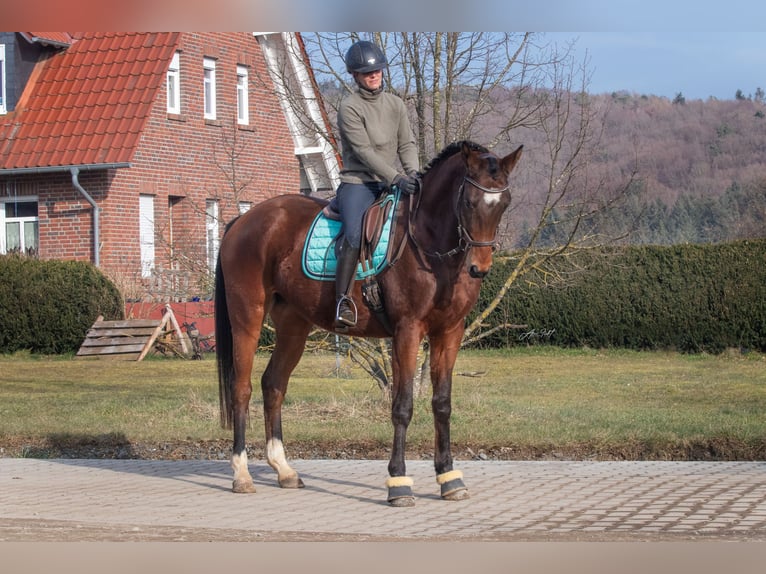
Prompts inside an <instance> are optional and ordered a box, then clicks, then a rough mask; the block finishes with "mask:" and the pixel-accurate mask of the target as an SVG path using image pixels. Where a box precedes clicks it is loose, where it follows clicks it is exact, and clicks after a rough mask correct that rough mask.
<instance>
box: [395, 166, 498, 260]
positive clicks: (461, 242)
mask: <svg viewBox="0 0 766 574" xmlns="http://www.w3.org/2000/svg"><path fill="white" fill-rule="evenodd" d="M466 182H467V183H470V184H471V185H472V186H474V187H475V188H476V189H478V190H480V191H482V192H483V193H490V194H498V193H503V192H505V191H508V189H509V186H508V185H506V186H505V187H502V188H490V187H484V186H483V185H481V184H480V183H479V182H477V181H476V180H475V179H473V178H471V177H468V176H467V175H466V176H464V177H463V181H462V182H461V183H460V188H459V189H458V193H457V201H456V202H455V206H454V207H455V217H456V218H457V222H458V223H457V231H458V244H457V246H456V247H453V248H452V249H450V250H449V251H446V252H444V253H442V252H440V251H428V250H426V249H423V248H422V247H421V246H420V244H419V243H418V240H417V238H416V237H415V217H416V216H417V212H418V210H419V209H420V197H421V194H420V193H419V194H418V201H417V203H415V197H414V196H413V195H411V196H410V213H409V217H408V221H407V233H408V235H409V236H410V239H411V240H412V243H413V244H414V245H415V247H416V248H417V249H418V250H419V251H421V252H422V253H424V254H425V255H427V256H428V257H436V258H437V259H446V258H448V257H452V256H454V255H457V254H458V253H465V252H467V251H468V250H469V249H471V248H472V247H492V248H495V247H496V246H497V230H495V236H494V237H493V238H492V240H491V241H476V240H475V239H474V238H473V237H471V234H470V233H469V232H468V230H467V229H466V228H465V225H463V217H462V211H461V210H460V208H459V206H460V202H461V199H462V198H463V194H464V193H465V184H466Z"/></svg>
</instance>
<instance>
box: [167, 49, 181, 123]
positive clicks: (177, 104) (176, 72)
mask: <svg viewBox="0 0 766 574" xmlns="http://www.w3.org/2000/svg"><path fill="white" fill-rule="evenodd" d="M168 113H169V114H180V113H181V53H180V52H176V53H175V54H173V59H172V60H171V61H170V67H169V68H168Z"/></svg>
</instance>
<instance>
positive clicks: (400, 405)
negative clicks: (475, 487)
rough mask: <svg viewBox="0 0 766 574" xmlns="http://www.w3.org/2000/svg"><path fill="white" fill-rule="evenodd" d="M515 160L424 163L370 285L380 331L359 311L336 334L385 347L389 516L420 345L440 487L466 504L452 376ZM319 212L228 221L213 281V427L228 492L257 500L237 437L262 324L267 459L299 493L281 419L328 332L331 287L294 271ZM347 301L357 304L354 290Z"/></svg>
mask: <svg viewBox="0 0 766 574" xmlns="http://www.w3.org/2000/svg"><path fill="white" fill-rule="evenodd" d="M522 149H523V146H519V147H518V148H517V149H516V150H515V151H513V152H512V153H510V154H508V155H506V156H504V157H499V156H497V155H496V154H494V153H492V152H490V151H489V150H487V149H486V148H485V147H483V146H481V145H479V144H476V143H475V142H472V141H470V140H464V141H460V142H455V143H452V144H450V145H448V146H447V147H445V148H444V149H443V150H442V151H441V153H440V154H438V156H437V157H435V158H434V159H432V160H431V162H430V163H429V164H428V165H427V166H426V168H424V169H423V171H422V173H421V174H420V181H421V186H420V190H419V192H418V193H417V194H415V195H411V196H409V197H408V200H407V199H405V200H403V201H400V202H398V205H397V210H400V211H399V213H398V216H399V217H398V221H399V222H400V223H398V224H397V225H395V226H394V228H393V229H392V230H391V234H392V237H391V240H392V241H393V242H394V243H395V244H398V245H400V246H401V249H400V253H399V255H398V258H397V259H396V261H395V262H394V263H393V264H392V265H390V266H388V267H386V268H385V269H384V270H383V271H381V272H380V273H379V274H378V276H377V278H376V279H377V282H378V284H379V287H380V291H381V293H380V296H381V298H382V303H383V306H384V309H385V315H386V317H387V321H386V320H382V319H381V318H380V317H379V315H378V314H376V313H373V312H372V311H371V310H370V309H368V308H367V307H366V306H365V305H362V304H360V305H358V317H357V323H356V326H354V327H351V328H350V329H349V330H348V331H346V332H344V333H343V334H344V335H347V336H351V337H372V338H388V337H390V338H391V365H392V383H391V422H392V423H393V427H394V436H393V446H392V449H391V455H390V460H389V463H388V477H387V480H386V483H385V484H386V486H387V489H388V496H387V502H388V503H389V504H390V505H392V506H412V505H414V504H415V498H414V495H413V491H412V486H413V481H412V478H411V477H409V476H407V473H406V464H405V442H406V436H407V427H408V425H409V423H410V421H411V419H412V410H413V378H414V375H415V371H416V367H417V365H416V363H417V355H418V350H419V348H420V345H421V343H422V342H423V340H424V338H426V337H427V341H428V345H429V351H430V355H429V357H430V358H429V361H430V363H429V366H430V378H431V384H432V400H431V403H432V412H433V418H434V427H435V450H434V469H435V472H436V482H437V485H438V486H439V487H440V495H441V497H442V498H443V499H446V500H462V499H465V498H468V497H469V494H468V489H467V487H466V485H465V483H464V481H463V474H462V472H461V471H460V470H455V469H454V468H453V458H452V454H451V452H450V414H451V408H452V407H451V392H452V371H453V368H454V365H455V361H456V359H457V354H458V350H459V349H460V346H461V341H462V337H463V332H464V328H465V318H466V316H467V315H468V313H469V312H470V310H471V309H472V308H473V306H474V305H475V304H476V301H477V299H478V296H479V289H480V287H481V283H482V279H483V278H484V277H485V276H486V275H487V273H488V272H489V270H490V267H491V266H492V257H493V251H494V249H495V247H496V244H497V232H498V228H499V225H500V221H501V218H502V216H503V213H504V212H505V211H506V209H507V208H508V206H509V204H510V202H511V193H510V189H509V188H510V186H509V176H510V173H511V171H512V170H513V169H514V167H515V166H516V164H517V162H518V160H519V158H520V157H521V153H522ZM326 204H327V201H326V200H323V199H318V198H313V197H310V196H305V195H300V194H285V195H278V196H275V197H272V198H270V199H267V200H265V201H263V202H261V203H259V204H257V205H255V206H254V207H252V208H251V209H250V210H249V211H247V212H246V213H245V214H243V215H241V216H239V217H238V218H237V219H235V220H233V221H232V222H230V223H229V225H228V226H227V227H226V230H225V232H224V235H223V237H222V239H221V243H220V248H219V253H218V260H217V264H216V272H215V337H216V358H217V368H218V380H219V403H220V419H221V421H220V422H221V425H222V426H223V427H224V428H227V429H233V435H234V436H233V446H232V456H231V468H232V470H233V475H234V479H233V483H232V491H233V492H236V493H251V492H255V487H254V485H253V479H252V476H251V475H250V473H249V471H248V459H247V452H246V445H245V429H246V426H247V420H248V408H249V402H250V396H251V393H252V383H251V371H252V367H253V360H254V355H255V353H256V350H257V346H258V341H259V337H260V334H261V329H262V325H263V322H264V319H265V318H266V316H267V315H268V316H270V318H271V321H272V324H273V327H274V329H275V332H276V335H275V339H276V341H275V345H274V348H273V351H272V354H271V357H270V359H269V361H268V364H267V366H266V369H265V370H264V372H263V374H262V376H261V392H262V395H263V413H264V424H265V429H266V459H267V462H268V464H269V466H271V468H273V469H274V470H275V471H276V473H277V480H278V483H279V485H280V486H281V487H283V488H302V487H303V486H304V483H303V480H302V479H301V478H300V476H299V475H298V473H297V472H296V471H295V470H294V469H293V468H292V467H291V466H290V464H289V462H288V460H287V457H286V454H285V447H284V443H283V434H282V416H281V408H282V402H283V400H284V398H285V394H286V392H287V386H288V382H289V379H290V374H291V373H292V371H293V369H294V368H295V367H296V366H297V364H298V362H299V361H300V358H301V356H302V354H303V351H304V348H305V344H306V339H307V337H308V335H309V333H310V331H311V330H312V329H314V328H315V327H319V328H321V329H323V330H326V331H330V332H334V329H335V327H334V319H335V286H334V282H332V281H329V282H328V281H317V280H316V279H310V278H308V277H307V276H306V275H305V273H304V272H303V269H302V266H301V252H302V247H303V244H304V241H305V238H306V234H307V230H308V229H309V226H310V225H311V223H312V221H313V220H314V218H315V217H316V215H317V214H318V213H319V212H320V210H322V209H323V208H324V207H325V205H326ZM353 299H354V300H355V301H361V300H362V296H361V288H360V281H356V285H355V287H354V292H353ZM385 323H387V325H386V324H385Z"/></svg>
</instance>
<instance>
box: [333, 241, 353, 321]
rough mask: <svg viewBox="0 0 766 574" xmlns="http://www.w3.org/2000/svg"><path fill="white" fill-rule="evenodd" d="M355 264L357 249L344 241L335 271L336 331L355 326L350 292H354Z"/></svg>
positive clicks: (339, 251)
mask: <svg viewBox="0 0 766 574" xmlns="http://www.w3.org/2000/svg"><path fill="white" fill-rule="evenodd" d="M357 263H359V248H354V247H352V246H351V245H350V244H349V243H348V242H347V241H346V240H345V239H344V240H343V241H342V243H341V245H340V246H339V249H338V263H337V267H336V271H335V297H336V301H337V305H336V307H335V328H336V329H337V330H338V331H347V330H348V328H349V327H353V326H354V325H356V304H355V303H354V301H353V300H352V299H351V292H352V291H353V290H354V277H355V275H356V266H357Z"/></svg>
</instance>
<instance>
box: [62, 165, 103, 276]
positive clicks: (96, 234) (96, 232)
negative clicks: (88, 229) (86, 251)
mask: <svg viewBox="0 0 766 574" xmlns="http://www.w3.org/2000/svg"><path fill="white" fill-rule="evenodd" d="M69 171H70V172H71V173H72V185H74V188H75V189H76V190H77V191H79V192H80V194H81V195H82V196H83V197H84V198H85V200H86V201H87V202H88V203H90V204H91V206H92V207H93V263H94V265H95V266H96V267H100V266H101V258H100V257H99V243H100V235H101V228H100V225H99V221H100V220H99V213H100V212H101V208H100V207H99V206H98V204H97V203H96V201H95V200H94V199H93V198H92V197H91V196H90V195H88V192H87V191H85V189H84V188H83V187H82V185H80V180H79V175H80V170H79V168H77V167H71V168H69Z"/></svg>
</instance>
